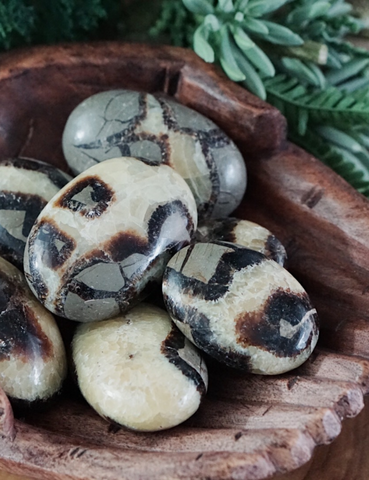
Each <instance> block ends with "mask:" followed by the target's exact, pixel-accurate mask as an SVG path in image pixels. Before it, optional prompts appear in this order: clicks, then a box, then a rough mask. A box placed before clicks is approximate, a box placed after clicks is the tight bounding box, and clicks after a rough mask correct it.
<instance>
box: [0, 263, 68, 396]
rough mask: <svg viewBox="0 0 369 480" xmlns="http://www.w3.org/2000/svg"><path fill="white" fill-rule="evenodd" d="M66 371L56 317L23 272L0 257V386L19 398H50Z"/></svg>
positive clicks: (8, 393) (58, 387)
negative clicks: (30, 287) (41, 303)
mask: <svg viewBox="0 0 369 480" xmlns="http://www.w3.org/2000/svg"><path fill="white" fill-rule="evenodd" d="M66 374H67V362H66V356H65V350H64V345H63V342H62V339H61V336H60V332H59V329H58V327H57V325H56V322H55V320H54V317H53V316H52V315H51V314H50V313H49V312H48V311H47V310H46V309H45V308H44V307H43V306H42V305H40V303H39V302H38V301H37V300H36V299H35V297H34V296H33V295H32V293H31V292H30V290H29V288H28V286H27V283H26V281H25V279H24V277H23V275H22V274H21V272H20V271H19V270H18V269H17V268H15V267H14V266H13V265H11V264H10V263H9V262H7V261H6V260H4V259H3V258H1V257H0V387H1V388H2V389H3V390H4V391H5V393H6V394H7V395H9V396H10V397H13V398H15V399H18V400H24V401H27V402H32V401H36V400H46V399H48V398H49V397H51V396H52V395H53V394H54V393H56V392H58V391H59V390H60V388H61V386H62V383H63V380H64V378H65V376H66Z"/></svg>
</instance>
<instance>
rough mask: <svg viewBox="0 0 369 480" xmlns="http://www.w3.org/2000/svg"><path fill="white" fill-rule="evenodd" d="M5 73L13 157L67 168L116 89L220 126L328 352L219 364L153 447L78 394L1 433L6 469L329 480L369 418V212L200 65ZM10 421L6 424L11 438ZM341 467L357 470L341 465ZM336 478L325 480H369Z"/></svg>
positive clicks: (145, 57)
mask: <svg viewBox="0 0 369 480" xmlns="http://www.w3.org/2000/svg"><path fill="white" fill-rule="evenodd" d="M0 60H1V62H0V102H1V105H2V108H1V109H0V129H1V132H2V135H1V136H0V155H1V156H2V157H8V156H18V155H25V156H31V157H35V158H39V159H41V160H45V161H48V162H50V163H52V164H54V165H58V166H59V167H61V168H66V164H65V162H64V159H63V157H62V152H61V135H62V130H63V126H64V124H65V121H66V119H67V116H68V115H69V113H70V112H71V110H72V109H73V108H74V107H75V106H76V105H77V104H78V103H79V102H80V101H81V100H82V99H84V98H86V97H88V96H90V95H92V94H93V93H96V92H98V91H101V90H106V89H112V88H133V89H137V90H145V91H149V92H158V91H160V92H164V93H166V94H168V95H171V96H174V98H176V99H177V100H178V101H180V102H182V103H184V104H186V105H189V106H191V107H194V108H196V109H197V110H198V111H200V112H201V113H204V114H205V115H207V116H209V117H210V118H212V119H213V120H214V121H216V122H217V123H218V124H219V125H220V126H221V127H222V128H223V129H224V130H225V131H226V132H227V133H228V134H229V135H230V136H231V137H232V138H233V140H234V141H235V142H236V143H237V145H238V146H239V148H240V149H241V151H242V153H243V154H244V157H245V160H246V163H247V167H248V173H249V188H248V191H247V194H246V196H245V199H244V201H243V203H242V205H241V206H240V208H239V209H238V216H240V217H242V218H249V219H250V220H255V221H258V222H260V223H262V224H263V225H265V226H267V227H269V228H271V229H272V230H274V231H275V232H276V233H277V235H278V236H279V237H280V239H281V240H282V241H283V242H284V243H285V245H286V248H287V252H288V255H289V267H290V269H291V271H292V273H293V274H295V276H296V277H297V278H298V279H299V280H300V281H301V282H302V283H303V285H304V286H305V288H306V289H307V291H308V292H309V294H310V296H311V298H312V300H313V302H314V304H315V305H316V307H317V309H318V312H319V314H320V317H321V322H322V336H321V339H320V341H319V348H318V349H317V351H316V352H315V353H314V355H313V357H312V358H311V359H310V360H309V361H308V362H307V363H306V364H305V365H304V366H302V367H300V368H299V369H297V370H295V371H294V372H291V373H289V374H286V375H282V376H279V377H267V378H265V377H261V376H247V375H241V374H239V373H236V372H232V371H230V370H228V369H225V368H220V367H219V366H217V365H215V364H212V363H211V364H210V365H209V371H210V390H209V395H208V397H207V399H206V401H205V402H204V404H203V405H202V406H201V408H200V410H199V412H198V413H197V414H196V415H195V416H194V417H193V418H191V419H190V420H188V421H187V422H186V423H185V424H183V425H182V426H179V427H177V428H175V429H172V430H169V431H165V432H159V433H157V434H154V435H153V434H139V433H134V432H129V431H126V430H124V429H116V428H112V427H111V426H109V425H108V424H106V423H105V422H104V421H103V420H102V419H101V418H99V417H98V416H97V414H95V413H94V412H93V411H92V410H91V409H90V408H89V407H88V406H87V405H86V403H85V402H84V401H83V399H81V398H80V396H79V395H78V393H76V392H75V390H74V388H73V386H72V385H69V387H68V388H67V389H66V392H65V394H64V395H63V396H61V397H60V398H59V399H57V401H56V402H55V404H54V405H53V406H52V408H50V409H49V410H46V411H43V412H36V411H35V412H34V411H30V412H27V413H26V414H23V416H22V417H19V416H18V417H17V418H16V419H15V422H14V426H15V432H16V436H15V439H14V440H12V439H11V437H12V435H9V431H8V435H5V434H6V431H4V432H3V433H4V435H3V436H2V437H0V468H2V469H3V470H7V471H10V472H13V473H18V474H19V473H21V474H23V475H26V476H27V475H28V476H33V477H35V478H44V479H58V480H62V479H63V480H66V479H74V480H77V479H86V478H88V479H90V480H94V479H96V480H102V479H104V480H108V479H114V480H116V479H118V478H119V479H123V478H124V479H150V480H152V479H159V478H160V479H164V478H165V479H168V478H170V479H199V478H208V479H212V480H225V479H231V478H232V479H233V478H234V479H236V478H237V479H244V480H247V479H249V480H256V479H263V478H267V477H271V476H273V475H281V474H283V475H286V473H287V472H292V471H294V473H291V474H289V475H292V477H288V475H287V476H285V477H280V478H286V479H289V478H291V480H292V479H293V480H300V478H301V479H302V478H305V479H307V478H310V477H308V476H307V475H309V473H306V472H309V469H310V471H314V469H315V471H317V470H316V469H317V468H318V469H319V468H320V467H319V465H320V464H319V461H320V462H322V460H315V458H318V459H319V455H324V454H319V451H320V452H322V451H323V452H324V450H323V449H330V448H332V449H333V450H334V449H335V448H336V449H337V448H338V450H337V452H338V453H339V452H340V450H339V447H335V445H339V443H338V442H339V439H340V438H342V436H339V437H338V440H337V441H335V442H334V443H333V444H332V446H328V444H330V443H331V442H332V441H333V440H334V439H335V438H336V437H337V436H338V435H339V433H340V431H341V428H343V429H344V430H345V429H346V430H347V429H349V428H351V427H348V426H346V425H353V423H350V422H355V420H347V421H344V422H343V427H342V420H343V419H345V418H347V417H355V416H357V415H358V416H357V417H356V418H357V420H359V419H360V418H361V419H362V418H363V417H362V415H363V414H360V411H361V410H362V408H363V405H364V402H363V396H364V395H365V394H367V393H368V391H369V324H368V315H369V309H368V306H369V305H368V302H369V255H368V247H367V240H366V237H367V232H368V230H369V216H368V213H369V202H368V201H367V200H366V199H364V197H362V196H361V195H359V194H358V193H357V192H355V191H354V190H353V189H352V188H351V187H349V186H348V185H347V184H346V183H345V182H344V181H343V180H342V179H340V178H339V177H338V176H337V175H336V174H334V173H333V172H332V171H331V170H330V169H329V168H327V167H325V166H324V165H322V164H321V163H320V162H319V161H318V160H316V159H314V158H312V157H311V156H309V155H308V154H306V153H305V152H303V151H302V150H300V149H298V148H297V147H295V146H293V145H291V144H289V143H288V142H286V140H285V128H286V125H285V121H284V119H283V117H282V116H281V115H280V114H279V113H278V111H277V110H275V109H273V108H272V107H270V106H268V105H267V104H265V103H263V102H262V101H260V100H258V99H256V98H255V97H253V96H252V95H250V94H249V93H247V92H246V91H245V90H244V89H242V88H241V87H239V86H237V85H236V84H234V83H233V82H231V81H229V80H227V79H225V78H224V77H223V76H222V75H221V74H219V72H218V71H217V70H216V69H215V68H213V67H212V66H209V65H206V64H205V63H204V62H202V61H201V60H200V59H199V58H197V57H196V56H195V55H194V54H193V53H191V52H190V51H187V50H182V49H178V48H173V47H153V46H144V45H128V44H119V43H105V44H98V43H97V44H86V45H83V44H79V45H68V46H59V47H50V48H47V47H42V48H36V49H29V50H20V51H18V52H12V53H9V54H3V55H2V56H0ZM367 410H368V409H365V410H364V414H365V415H366V416H368V414H367V412H366V411H367ZM365 412H366V413H365ZM7 414H8V415H10V416H9V417H6V413H4V414H3V415H2V418H1V419H0V420H2V422H3V424H7V425H12V423H11V421H10V420H11V412H9V411H7ZM4 415H5V416H4ZM7 418H8V423H6V421H7ZM365 418H367V417H365ZM365 421H366V420H365ZM9 422H10V423H9ZM367 423H368V422H367ZM357 425H359V426H360V425H361V424H357ZM357 428H359V427H357ZM348 431H349V432H350V431H351V430H348ZM362 433H363V435H364V433H365V431H363V432H362ZM350 435H351V434H350V433H348V434H346V436H347V438H351V437H350ZM366 436H368V435H366ZM346 442H347V440H346ZM322 444H325V445H326V446H325V447H319V448H320V450H319V448H318V449H317V450H316V452H317V453H316V455H315V456H314V457H313V459H312V460H311V458H312V455H313V451H314V449H315V447H316V446H317V445H322ZM342 448H343V447H342ZM325 451H327V450H325ZM352 451H354V446H352V448H351V450H350V452H352ZM321 458H322V457H321ZM356 458H357V455H356V456H355V459H354V460H355V461H356ZM354 460H352V462H354ZM316 461H318V464H316V463H314V462H316ZM327 461H328V460H327ZM340 461H342V462H344V461H345V462H346V464H345V465H344V468H349V466H350V465H349V462H348V461H349V457H348V456H347V455H346V454H345V455H344V454H342V452H341V454H340ZM350 461H351V460H350ZM329 462H331V460H329V461H328V463H329ZM316 465H318V466H317V467H316ZM332 465H333V463H332ZM365 465H366V464H365ZM320 466H321V465H320ZM296 469H297V470H296ZM304 469H305V470H304ZM306 469H307V470H306ZM347 471H348V470H347ZM301 472H305V473H306V475H305V473H301ZM331 472H333V473H332V475H333V476H331V477H322V476H321V475H318V476H316V477H314V478H319V479H323V478H324V480H325V479H327V480H341V478H342V480H343V479H345V480H351V479H352V480H359V479H361V478H364V477H359V476H358V477H354V476H351V477H349V476H347V475H346V477H341V478H340V477H339V476H338V474H337V472H336V473H335V472H334V470H332V471H331ZM300 473H301V475H305V477H304V476H302V477H301V476H300V477H298V476H296V475H300ZM293 475H295V476H293ZM334 475H336V476H334ZM0 478H1V477H0ZM276 478H278V477H276ZM311 478H313V477H311ZM365 478H367V477H365Z"/></svg>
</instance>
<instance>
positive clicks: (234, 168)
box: [63, 90, 246, 218]
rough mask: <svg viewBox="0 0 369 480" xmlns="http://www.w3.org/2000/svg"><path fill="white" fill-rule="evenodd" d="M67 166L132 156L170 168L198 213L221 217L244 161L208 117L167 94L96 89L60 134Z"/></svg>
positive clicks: (236, 191)
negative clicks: (185, 185)
mask: <svg viewBox="0 0 369 480" xmlns="http://www.w3.org/2000/svg"><path fill="white" fill-rule="evenodd" d="M63 150H64V155H65V158H66V159H67V162H68V164H69V166H70V167H71V169H72V170H73V171H74V172H75V173H76V174H78V173H81V172H82V171H84V170H86V168H89V167H91V166H92V165H95V164H96V163H99V162H101V161H103V160H106V159H109V158H113V157H118V156H132V157H138V158H141V159H142V160H144V161H146V162H148V163H150V164H153V165H159V164H162V163H164V164H166V165H170V166H171V167H173V168H174V169H175V170H176V171H177V172H178V173H179V174H180V175H181V176H182V177H183V178H184V179H185V180H186V182H187V183H188V185H189V187H190V188H191V191H192V193H193V195H194V197H195V200H196V203H197V207H198V212H199V217H200V218H210V217H214V218H217V217H224V216H227V215H229V214H230V213H231V212H232V211H233V210H234V209H235V208H236V207H237V206H238V205H239V203H240V202H241V200H242V198H243V195H244V193H245V189H246V168H245V163H244V160H243V158H242V155H241V154H240V152H239V150H238V149H237V147H236V146H235V145H234V143H233V142H232V141H231V140H230V139H229V138H228V137H227V136H226V135H225V133H224V132H223V131H221V130H220V129H219V128H218V127H217V126H216V125H215V124H214V123H213V122H212V121H210V120H209V119H207V118H206V117H204V116H203V115H201V114H199V113H198V112H196V111H194V110H191V109H189V108H187V107H185V106H183V105H180V104H179V103H177V102H175V101H173V100H170V99H168V98H162V97H154V96H153V95H150V94H147V93H139V92H133V91H129V90H113V91H108V92H101V93H98V94H96V95H93V96H92V97H90V98H88V99H87V100H85V101H83V102H82V103H81V104H80V105H78V106H77V107H76V109H75V110H74V111H73V112H72V113H71V115H70V117H69V119H68V121H67V123H66V126H65V130H64V134H63Z"/></svg>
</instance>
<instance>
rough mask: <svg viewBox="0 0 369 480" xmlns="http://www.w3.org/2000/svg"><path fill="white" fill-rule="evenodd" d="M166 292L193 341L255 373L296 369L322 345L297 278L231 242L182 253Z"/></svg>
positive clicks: (170, 272)
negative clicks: (318, 345)
mask: <svg viewBox="0 0 369 480" xmlns="http://www.w3.org/2000/svg"><path fill="white" fill-rule="evenodd" d="M163 294H164V301H165V304H166V307H167V309H168V312H169V314H170V316H171V318H172V320H173V321H174V322H175V323H176V325H177V326H178V328H179V329H180V330H181V331H182V332H183V333H184V335H186V337H187V338H188V339H189V340H191V341H192V342H193V343H194V344H195V345H197V346H198V347H199V348H201V349H202V350H204V351H205V352H206V353H208V354H209V355H211V356H212V357H214V358H215V359H216V360H218V361H220V362H223V363H225V364H226V365H228V366H231V367H235V368H239V369H242V370H245V371H248V372H251V373H258V374H267V375H274V374H279V373H283V372H286V371H288V370H291V369H293V368H296V367H298V366H299V365H301V364H302V363H303V362H304V361H305V360H306V359H307V358H308V357H309V355H310V354H311V353H312V351H313V349H314V347H315V345H316V343H317V340H318V318H317V313H316V310H315V308H313V307H312V305H311V303H310V300H309V298H308V296H307V294H306V292H305V290H304V289H303V288H302V286H301V285H300V284H299V283H298V282H297V280H295V278H294V277H293V276H292V275H291V274H289V273H288V272H287V270H285V269H284V268H282V267H281V266H280V265H278V264H277V263H276V262H274V261H273V260H269V259H268V258H266V257H265V256H264V255H263V254H261V253H259V252H256V251H253V250H250V249H247V248H245V247H241V246H238V245H235V244H232V243H228V242H212V243H197V244H195V245H191V246H189V247H186V248H184V249H182V250H181V251H180V252H178V253H177V254H176V255H174V256H173V258H172V259H171V260H170V261H169V263H168V266H167V268H166V270H165V273H164V278H163Z"/></svg>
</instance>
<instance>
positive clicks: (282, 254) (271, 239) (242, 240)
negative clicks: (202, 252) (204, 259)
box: [196, 217, 287, 267]
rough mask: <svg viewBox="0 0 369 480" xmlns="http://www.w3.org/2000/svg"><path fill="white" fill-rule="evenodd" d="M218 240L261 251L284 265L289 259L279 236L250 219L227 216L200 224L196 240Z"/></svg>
mask: <svg viewBox="0 0 369 480" xmlns="http://www.w3.org/2000/svg"><path fill="white" fill-rule="evenodd" d="M217 240H220V241H224V242H231V243H236V244H237V245H241V246H243V247H246V248H249V249H250V250H255V251H257V252H260V253H262V254H263V255H265V256H266V257H267V258H270V259H271V260H274V261H275V262H277V263H279V265H281V266H282V267H283V265H284V263H285V261H286V259H287V253H286V250H285V248H284V246H283V245H282V243H281V242H280V241H279V240H278V238H276V237H275V236H274V235H273V233H272V232H270V231H269V230H267V229H266V228H264V227H262V226H261V225H258V224H257V223H254V222H250V221H248V220H241V219H239V218H232V217H227V218H221V219H218V220H209V221H207V222H204V223H202V224H201V225H199V227H198V229H197V231H196V241H198V242H205V243H207V242H211V241H217Z"/></svg>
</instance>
